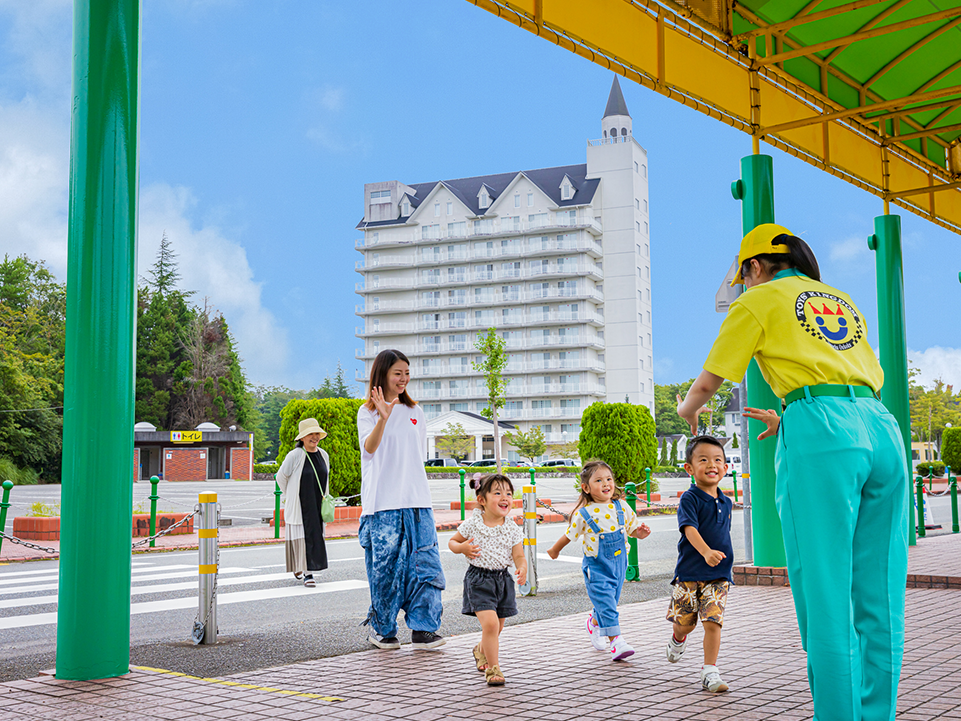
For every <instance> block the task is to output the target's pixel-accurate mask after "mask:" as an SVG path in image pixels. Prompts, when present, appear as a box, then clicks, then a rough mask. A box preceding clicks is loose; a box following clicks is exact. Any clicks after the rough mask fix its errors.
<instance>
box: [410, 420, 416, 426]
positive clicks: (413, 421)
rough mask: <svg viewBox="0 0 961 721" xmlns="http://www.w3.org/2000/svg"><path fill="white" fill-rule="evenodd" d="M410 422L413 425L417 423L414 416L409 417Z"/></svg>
mask: <svg viewBox="0 0 961 721" xmlns="http://www.w3.org/2000/svg"><path fill="white" fill-rule="evenodd" d="M410 422H411V423H413V424H414V425H415V426H416V425H417V419H416V418H411V419H410Z"/></svg>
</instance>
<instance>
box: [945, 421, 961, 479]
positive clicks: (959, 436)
mask: <svg viewBox="0 0 961 721" xmlns="http://www.w3.org/2000/svg"><path fill="white" fill-rule="evenodd" d="M941 460H942V461H943V462H944V464H945V465H946V466H951V472H952V473H953V474H954V475H958V472H961V428H945V429H944V431H943V432H942V434H941Z"/></svg>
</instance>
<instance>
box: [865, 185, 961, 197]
mask: <svg viewBox="0 0 961 721" xmlns="http://www.w3.org/2000/svg"><path fill="white" fill-rule="evenodd" d="M958 188H961V182H958V183H942V184H941V185H926V186H924V187H921V188H911V190H892V191H891V192H890V193H885V195H884V199H885V200H888V199H894V198H908V197H910V196H912V195H926V194H927V193H940V192H941V191H943V190H957V189H958Z"/></svg>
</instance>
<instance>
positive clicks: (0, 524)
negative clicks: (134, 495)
mask: <svg viewBox="0 0 961 721" xmlns="http://www.w3.org/2000/svg"><path fill="white" fill-rule="evenodd" d="M11 488H13V481H4V482H3V501H2V502H0V531H3V530H4V529H5V528H6V527H7V509H8V508H10V489H11ZM955 505H957V504H955ZM954 517H955V518H957V517H958V514H957V513H955V514H954ZM0 550H3V536H0Z"/></svg>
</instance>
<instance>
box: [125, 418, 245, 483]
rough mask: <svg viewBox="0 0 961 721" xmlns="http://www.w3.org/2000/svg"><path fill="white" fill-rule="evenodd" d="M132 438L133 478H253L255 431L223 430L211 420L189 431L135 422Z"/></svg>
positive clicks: (241, 479) (178, 479)
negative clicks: (167, 429)
mask: <svg viewBox="0 0 961 721" xmlns="http://www.w3.org/2000/svg"><path fill="white" fill-rule="evenodd" d="M133 437H134V451H133V474H134V475H133V477H134V481H139V480H149V479H150V476H159V477H160V478H162V479H163V480H166V481H206V480H219V479H222V478H231V479H235V480H239V481H249V480H250V479H251V478H253V474H254V434H253V433H250V432H248V431H234V430H228V431H222V430H220V428H219V427H218V426H217V425H215V424H213V423H201V424H200V425H199V426H197V427H196V428H195V429H194V430H192V431H186V430H185V431H158V430H157V429H156V427H155V426H153V425H152V424H150V423H138V424H137V425H135V426H134V434H133Z"/></svg>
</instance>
